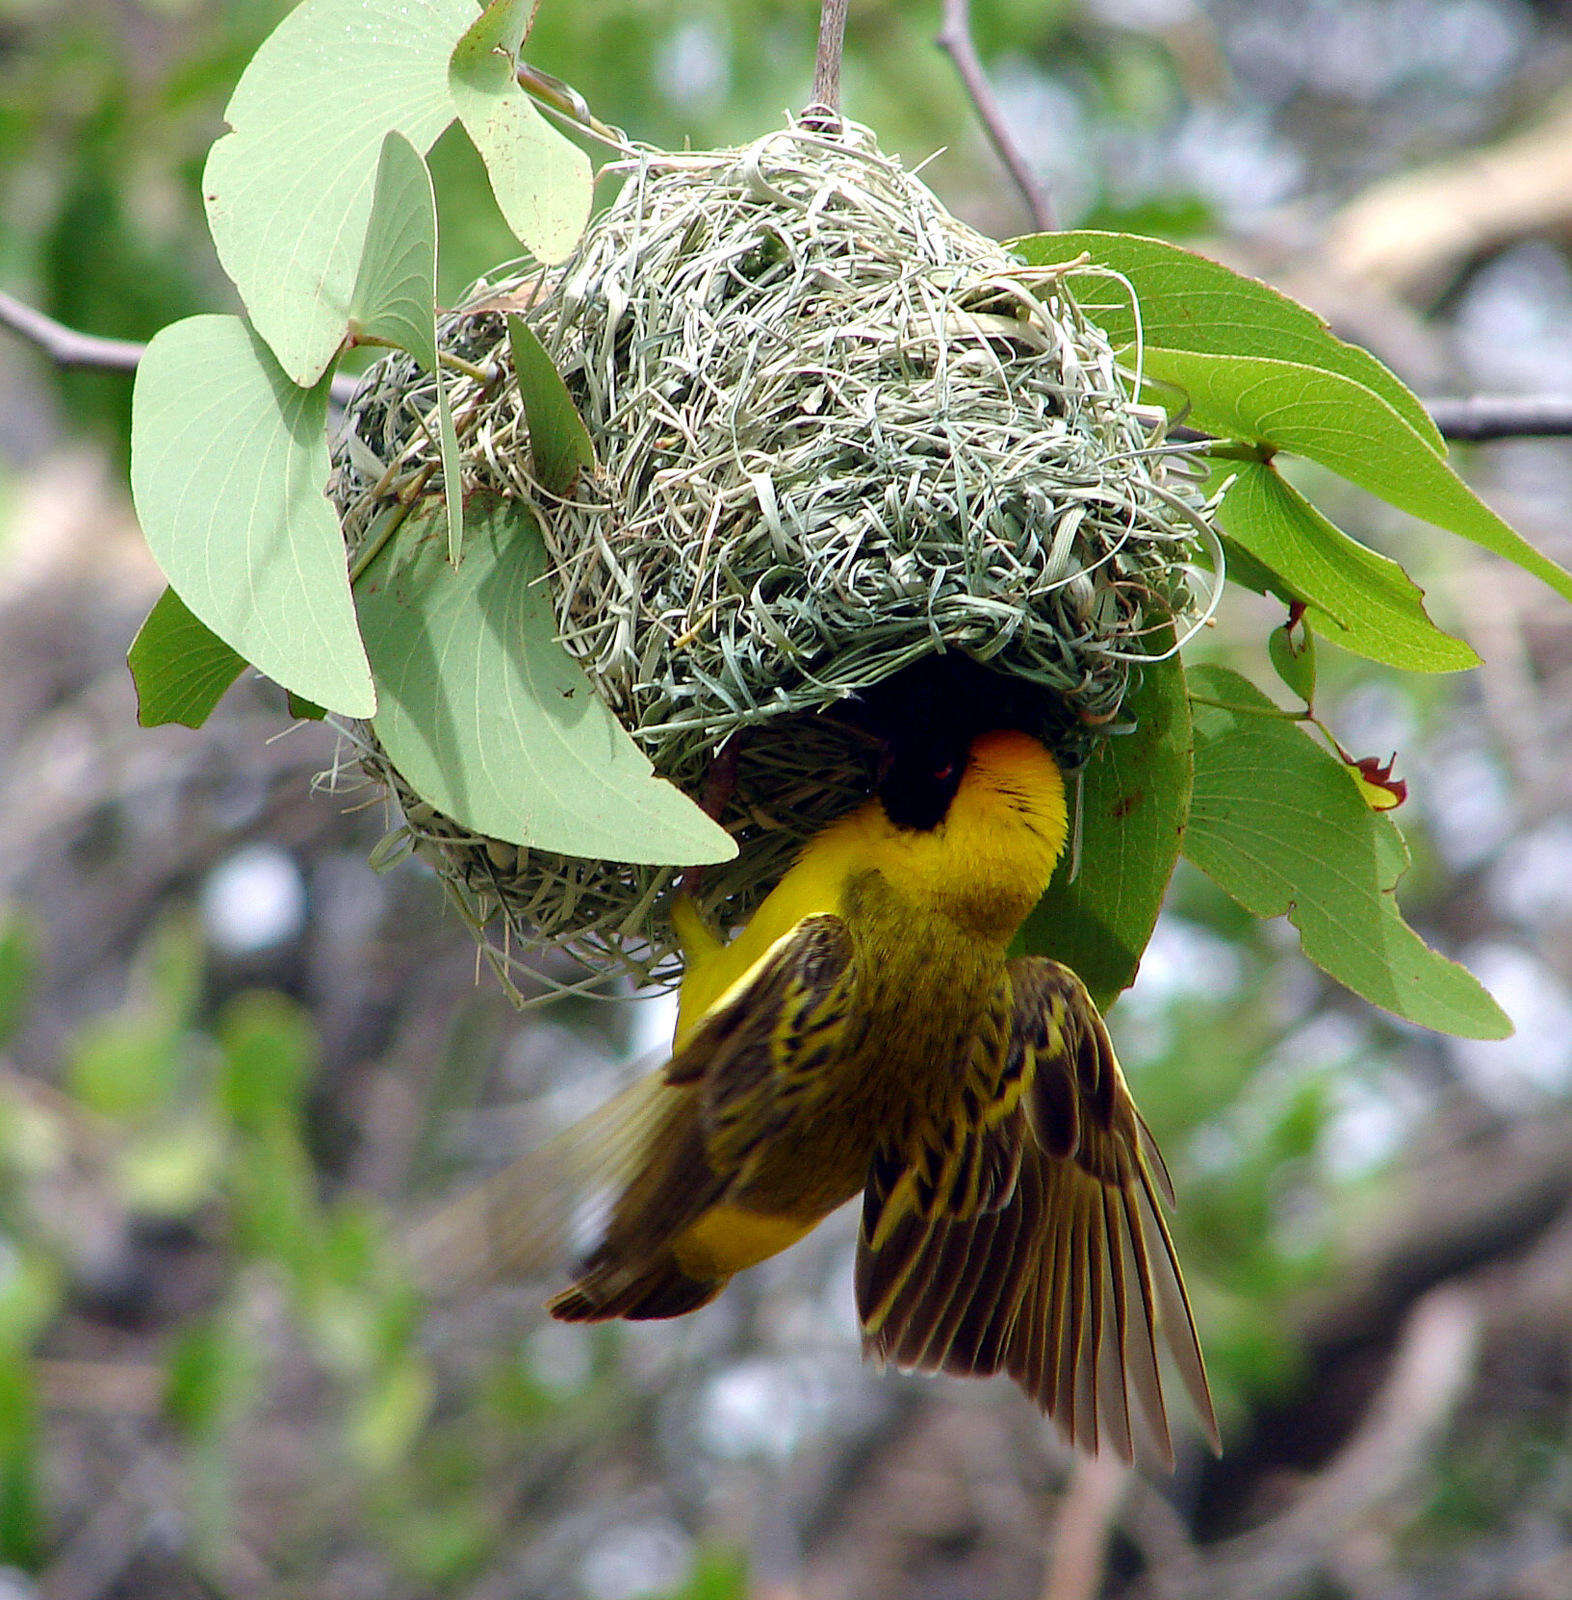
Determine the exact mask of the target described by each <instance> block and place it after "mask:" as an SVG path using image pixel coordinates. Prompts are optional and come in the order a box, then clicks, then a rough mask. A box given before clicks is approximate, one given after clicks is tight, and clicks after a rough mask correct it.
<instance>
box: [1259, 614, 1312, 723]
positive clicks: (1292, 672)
mask: <svg viewBox="0 0 1572 1600" xmlns="http://www.w3.org/2000/svg"><path fill="white" fill-rule="evenodd" d="M1294 626H1295V625H1290V624H1289V623H1286V622H1285V623H1283V625H1282V626H1281V627H1278V628H1273V629H1272V632H1271V636H1270V637H1269V638H1268V639H1267V641H1266V650H1267V654H1268V655H1269V656H1270V657H1271V660H1272V667H1273V669H1274V670H1275V671H1276V673H1277V675H1278V677H1279V678H1281V679H1282V680H1283V682H1284V683H1285V684H1287V686H1288V687H1289V688H1290V689H1292V690H1293V692H1294V693H1295V694H1296V695H1298V696H1299V698H1300V699H1301V700H1303V701H1304V703H1305V704H1306V705H1307V706H1308V705H1310V704H1312V703H1313V701H1314V700H1315V635H1314V634H1312V633H1311V632H1310V630H1309V629H1308V628H1306V627H1305V626H1304V625H1303V624H1302V623H1300V624H1297V627H1298V633H1299V636H1298V638H1297V639H1296V638H1295V637H1294Z"/></svg>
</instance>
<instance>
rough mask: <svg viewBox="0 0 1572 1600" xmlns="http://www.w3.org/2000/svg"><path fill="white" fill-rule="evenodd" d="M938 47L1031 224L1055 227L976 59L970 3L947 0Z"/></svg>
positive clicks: (1042, 192)
mask: <svg viewBox="0 0 1572 1600" xmlns="http://www.w3.org/2000/svg"><path fill="white" fill-rule="evenodd" d="M936 42H937V44H938V46H939V48H940V49H941V50H943V51H944V52H945V54H946V55H948V56H949V58H950V60H951V61H953V62H954V63H955V70H956V72H957V73H958V74H959V75H960V79H961V83H962V84H963V85H964V86H965V89H966V92H967V94H968V95H970V96H971V102H972V105H973V107H974V108H975V109H976V112H977V118H978V121H980V122H981V123H982V125H983V127H984V129H985V130H986V131H987V134H988V139H989V142H990V143H991V144H992V145H993V148H994V151H995V153H996V154H997V155H998V157H999V159H1000V160H1001V161H1002V162H1003V163H1004V168H1005V171H1006V172H1008V173H1009V174H1010V181H1011V182H1012V183H1013V184H1014V185H1015V187H1016V188H1017V189H1018V190H1019V191H1020V194H1021V198H1022V199H1023V200H1024V201H1025V202H1026V209H1027V210H1028V211H1029V212H1030V213H1031V217H1032V224H1033V226H1034V227H1036V228H1037V229H1038V230H1039V231H1041V232H1047V231H1048V230H1049V229H1051V228H1052V227H1053V225H1054V220H1053V206H1052V204H1051V203H1050V202H1049V199H1048V193H1047V190H1045V189H1044V188H1043V186H1042V185H1041V184H1040V183H1039V182H1038V181H1037V175H1036V174H1035V173H1034V172H1033V171H1032V169H1031V166H1030V165H1029V164H1028V162H1027V160H1026V157H1025V156H1024V155H1022V153H1021V150H1020V147H1019V146H1018V145H1017V144H1016V142H1015V140H1014V138H1013V137H1012V136H1011V134H1010V130H1009V128H1008V127H1007V126H1006V125H1005V121H1004V114H1003V112H1001V111H1000V109H999V102H998V100H997V99H996V98H995V97H994V92H993V87H992V85H991V84H990V83H989V82H988V79H987V76H986V75H985V74H984V72H983V69H982V62H981V61H979V60H978V58H977V46H976V45H975V44H974V43H973V42H972V18H971V0H944V21H943V23H942V25H941V26H940V28H939V37H938V39H937V41H936Z"/></svg>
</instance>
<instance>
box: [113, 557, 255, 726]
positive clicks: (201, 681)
mask: <svg viewBox="0 0 1572 1600" xmlns="http://www.w3.org/2000/svg"><path fill="white" fill-rule="evenodd" d="M126 665H127V666H128V667H130V669H131V681H132V682H133V683H134V684H135V685H136V720H137V721H138V722H139V723H141V724H142V726H143V727H144V728H156V727H158V726H159V725H160V724H162V723H165V722H179V723H182V724H184V726H186V727H188V728H200V727H201V726H202V724H203V723H204V722H206V721H207V719H208V718H209V717H210V716H211V715H212V713H213V708H214V706H216V705H217V704H218V702H219V701H220V700H222V699H223V698H224V692H225V690H227V689H228V688H229V686H230V684H232V683H233V682H234V681H235V679H236V678H238V677H239V676H240V674H241V672H242V671H244V669H245V665H246V663H245V660H244V658H242V657H241V656H238V655H236V654H235V652H234V651H233V650H231V649H230V648H229V646H228V645H227V644H225V643H224V641H223V640H222V639H220V638H219V637H218V635H217V634H216V633H214V632H213V630H212V629H211V628H208V627H205V626H204V625H203V624H202V623H201V622H199V621H198V620H197V619H196V618H195V617H194V616H192V615H191V612H190V610H189V609H188V608H187V606H186V604H185V602H184V601H183V600H181V598H180V596H179V595H177V594H176V593H175V591H174V590H173V589H165V590H164V592H163V593H162V594H161V595H160V596H159V597H158V599H157V600H156V601H154V603H153V609H152V610H151V611H149V612H148V614H147V618H146V620H145V621H144V622H143V623H142V626H141V627H140V628H138V629H137V635H136V638H135V639H133V640H132V641H131V648H130V649H129V650H128V651H127V652H126Z"/></svg>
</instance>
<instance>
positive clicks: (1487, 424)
mask: <svg viewBox="0 0 1572 1600" xmlns="http://www.w3.org/2000/svg"><path fill="white" fill-rule="evenodd" d="M835 3H838V0H831V4H835ZM0 328H9V329H10V330H11V331H12V332H13V333H15V334H18V335H19V336H20V337H21V338H23V339H25V340H26V341H27V342H28V343H29V344H31V345H34V346H36V347H37V348H38V349H39V350H40V351H42V352H43V354H44V355H46V356H47V357H48V358H49V359H50V360H51V361H53V362H54V363H55V364H56V365H57V366H61V367H83V368H89V369H95V370H97V371H100V372H135V371H136V366H137V363H138V361H140V360H141V358H142V352H143V351H144V350H145V349H146V348H147V346H146V345H145V344H138V343H137V342H136V341H135V340H132V339H101V338H99V337H98V335H97V334H91V333H78V332H77V331H76V330H75V329H74V328H68V327H66V326H65V324H64V323H61V322H56V321H55V319H54V318H53V317H49V316H45V315H44V313H43V312H42V311H35V310H34V309H33V308H32V307H31V306H26V305H23V304H22V302H21V301H19V300H16V299H13V298H12V297H11V296H10V295H8V294H0ZM359 381H360V380H359V379H358V378H356V377H354V376H353V375H352V374H350V373H344V372H340V373H337V374H335V376H334V378H333V387H332V396H333V399H334V401H335V402H336V403H337V404H338V405H344V404H345V403H346V402H347V401H348V400H349V398H350V396H351V395H353V394H354V392H355V387H356V385H357V384H358V383H359ZM1423 404H1424V407H1425V409H1426V410H1427V411H1428V412H1429V413H1430V415H1431V416H1432V417H1433V418H1434V419H1435V424H1436V426H1437V427H1438V428H1439V429H1440V430H1441V432H1442V434H1443V435H1444V436H1445V437H1446V438H1448V439H1454V440H1457V441H1459V442H1471V443H1478V442H1485V441H1489V440H1492V439H1563V438H1569V437H1572V395H1554V394H1551V395H1488V394H1483V395H1473V396H1470V397H1465V398H1462V399H1436V400H1426V401H1424V402H1423ZM1174 434H1175V436H1176V437H1188V438H1196V439H1199V438H1201V437H1203V435H1201V434H1197V433H1195V432H1194V431H1193V430H1188V429H1184V428H1178V429H1175V430H1174Z"/></svg>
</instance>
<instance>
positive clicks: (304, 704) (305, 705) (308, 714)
mask: <svg viewBox="0 0 1572 1600" xmlns="http://www.w3.org/2000/svg"><path fill="white" fill-rule="evenodd" d="M287 698H288V702H289V714H290V716H292V717H298V718H299V719H300V721H302V722H320V721H321V720H322V719H323V718H324V717H325V716H326V715H327V712H326V711H324V710H323V709H322V707H321V706H319V705H317V704H316V702H315V701H312V700H302V699H301V698H300V696H299V695H298V694H292V695H289V696H288V697H287Z"/></svg>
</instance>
